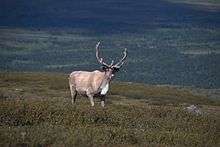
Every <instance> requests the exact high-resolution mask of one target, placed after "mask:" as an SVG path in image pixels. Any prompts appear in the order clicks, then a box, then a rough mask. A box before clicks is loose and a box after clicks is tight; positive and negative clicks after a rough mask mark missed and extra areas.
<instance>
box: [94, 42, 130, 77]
mask: <svg viewBox="0 0 220 147" xmlns="http://www.w3.org/2000/svg"><path fill="white" fill-rule="evenodd" d="M99 45H100V42H98V43H97V44H96V58H97V60H98V62H99V63H100V64H101V65H102V69H103V70H104V71H105V73H106V75H107V76H108V77H109V79H111V78H112V77H113V76H114V74H115V72H118V71H119V69H120V68H121V66H122V65H123V64H124V62H125V59H126V58H127V49H126V48H125V49H124V52H123V54H124V55H123V57H122V58H121V60H119V62H117V63H116V64H114V60H112V62H111V64H107V63H105V62H104V61H103V58H100V56H99Z"/></svg>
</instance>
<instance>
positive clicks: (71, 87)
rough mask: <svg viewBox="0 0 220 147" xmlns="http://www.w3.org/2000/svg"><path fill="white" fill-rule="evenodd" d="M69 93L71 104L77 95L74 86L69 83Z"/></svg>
mask: <svg viewBox="0 0 220 147" xmlns="http://www.w3.org/2000/svg"><path fill="white" fill-rule="evenodd" d="M70 93H71V98H72V100H71V102H72V104H73V103H75V102H76V96H77V91H76V90H75V88H74V86H73V85H72V84H70Z"/></svg>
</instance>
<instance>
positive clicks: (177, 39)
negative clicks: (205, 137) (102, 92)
mask: <svg viewBox="0 0 220 147" xmlns="http://www.w3.org/2000/svg"><path fill="white" fill-rule="evenodd" d="M173 1H174V0H172V2H169V1H168V0H167V1H165V0H156V1H155V0H148V1H146V0H137V1H134V0H109V1H103V0H96V1H90V0H84V1H77V0H64V1H58V0H44V1H35V0H30V1H25V0H19V1H13V0H8V1H4V2H2V1H1V2H0V20H1V21H0V50H1V52H0V70H1V71H56V72H65V73H69V72H71V71H72V70H93V69H97V68H99V65H98V64H97V62H96V59H95V57H94V46H95V44H96V43H97V41H101V42H102V45H103V46H102V52H103V56H105V58H107V59H106V60H108V61H111V59H115V58H116V59H118V58H119V56H120V55H121V54H120V53H121V51H122V50H123V48H124V47H126V48H128V51H129V55H128V56H129V57H128V61H127V63H126V65H125V66H124V67H123V69H122V70H121V72H120V73H119V74H118V76H117V77H118V79H120V80H122V81H132V82H143V83H148V84H172V85H185V86H197V87H204V88H219V87H220V79H219V78H220V76H219V75H220V64H219V63H220V54H219V53H220V50H219V49H220V44H219V43H220V39H219V38H220V30H219V29H220V19H218V18H219V16H220V10H218V9H215V11H211V10H210V8H209V9H206V7H196V6H195V5H190V4H184V3H176V2H173ZM195 7H196V8H195Z"/></svg>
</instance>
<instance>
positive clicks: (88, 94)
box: [86, 92, 95, 107]
mask: <svg viewBox="0 0 220 147" xmlns="http://www.w3.org/2000/svg"><path fill="white" fill-rule="evenodd" d="M86 95H87V96H88V98H89V100H90V103H91V106H92V107H93V106H94V105H95V103H94V100H93V95H92V94H90V93H89V92H86Z"/></svg>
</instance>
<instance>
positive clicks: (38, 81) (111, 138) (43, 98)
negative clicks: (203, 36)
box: [0, 73, 220, 146]
mask: <svg viewBox="0 0 220 147" xmlns="http://www.w3.org/2000/svg"><path fill="white" fill-rule="evenodd" d="M201 90H202V89H201ZM70 102H71V100H70V95H69V89H68V82H67V75H65V74H59V73H56V74H55V73H0V105H1V107H0V132H1V133H0V145H1V146H5V145H6V146H7V145H8V146H9V145H27V144H29V145H47V146H50V145H57V146H60V145H64V144H65V145H71V146H72V145H74V146H106V145H110V146H111V145H112V146H113V145H115V144H118V145H121V146H127V145H132V146H140V145H142V146H146V145H151V146H219V145H220V142H219V140H220V133H219V132H220V100H219V99H215V98H209V97H207V95H206V93H205V92H204V93H201V92H199V89H197V90H196V89H193V88H191V87H188V88H184V87H175V86H168V85H167V86H165V85H164V86H163V85H158V86H156V85H155V86H153V85H143V84H135V83H121V82H117V81H116V82H113V83H112V86H111V88H110V92H109V95H108V96H107V107H106V108H104V109H103V108H101V106H100V101H99V99H96V102H95V107H94V108H91V107H90V104H89V101H88V100H87V99H86V98H84V97H78V98H77V101H76V104H74V105H72V104H71V103H70ZM191 104H194V105H197V107H199V108H200V110H201V112H202V114H199V115H196V114H194V113H189V112H187V111H186V110H185V108H186V107H187V106H189V105H191Z"/></svg>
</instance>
